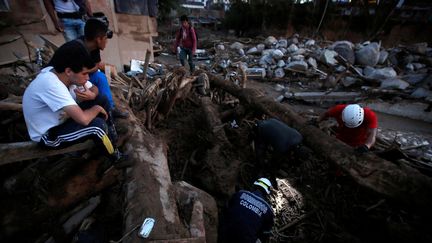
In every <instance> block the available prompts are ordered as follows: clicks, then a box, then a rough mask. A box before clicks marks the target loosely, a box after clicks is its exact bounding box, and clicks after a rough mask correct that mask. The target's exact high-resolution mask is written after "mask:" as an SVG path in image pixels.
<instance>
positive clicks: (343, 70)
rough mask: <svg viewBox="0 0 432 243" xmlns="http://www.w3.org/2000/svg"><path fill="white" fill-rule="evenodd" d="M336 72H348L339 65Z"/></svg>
mask: <svg viewBox="0 0 432 243" xmlns="http://www.w3.org/2000/svg"><path fill="white" fill-rule="evenodd" d="M335 71H336V72H338V73H342V72H345V71H346V67H344V66H341V65H339V66H337V67H336V68H335Z"/></svg>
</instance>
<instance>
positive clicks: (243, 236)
mask: <svg viewBox="0 0 432 243" xmlns="http://www.w3.org/2000/svg"><path fill="white" fill-rule="evenodd" d="M271 188H272V184H271V183H270V181H269V180H268V179H267V178H260V179H258V180H256V181H255V182H254V189H255V190H254V191H246V190H240V191H238V192H236V193H235V194H234V195H233V196H232V197H231V198H230V200H229V202H228V207H227V209H226V212H225V213H224V214H223V218H222V220H221V223H220V234H219V236H220V237H219V242H233V243H234V242H235V243H256V241H257V240H258V239H260V241H261V242H266V241H267V240H268V238H269V236H270V231H271V228H272V227H273V224H274V214H273V210H272V207H271V206H270V204H269V203H268V202H267V197H268V196H269V195H270V193H271Z"/></svg>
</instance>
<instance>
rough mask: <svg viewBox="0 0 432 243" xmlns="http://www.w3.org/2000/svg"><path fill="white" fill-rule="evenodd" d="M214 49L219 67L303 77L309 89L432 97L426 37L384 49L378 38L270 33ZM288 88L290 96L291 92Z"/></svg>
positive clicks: (251, 75) (430, 56)
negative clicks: (362, 39)
mask: <svg viewBox="0 0 432 243" xmlns="http://www.w3.org/2000/svg"><path fill="white" fill-rule="evenodd" d="M227 52H229V55H227ZM215 53H216V54H215V63H216V65H217V66H216V68H214V69H213V71H215V72H220V71H222V70H225V69H227V68H234V69H237V68H241V69H244V70H245V72H246V75H247V76H248V78H266V79H270V80H273V81H283V80H294V81H303V82H301V86H309V87H308V89H309V90H310V88H311V87H312V88H315V89H318V90H319V89H325V90H329V89H331V90H333V91H336V90H346V89H349V88H353V87H359V86H361V87H362V89H363V90H365V91H369V90H371V89H374V88H378V89H379V91H382V92H386V91H387V92H388V91H391V92H392V93H393V94H399V95H402V96H404V97H407V98H411V99H417V100H419V101H423V102H426V103H431V102H432V91H431V89H432V76H431V74H430V70H431V67H432V48H430V47H428V46H427V43H418V44H415V45H410V46H403V45H400V46H398V47H393V48H388V49H386V48H384V47H382V46H381V44H380V43H378V42H369V41H367V42H364V43H357V44H354V43H352V42H349V41H336V42H328V41H326V42H324V41H321V42H320V41H315V40H313V39H309V38H300V36H298V35H294V36H293V37H291V38H288V39H286V38H279V39H276V38H275V37H273V36H269V37H267V38H266V39H265V40H264V41H263V43H254V44H248V45H245V44H242V43H240V42H234V43H231V44H228V45H226V46H225V45H224V44H217V45H216V48H215ZM284 91H285V94H284V95H285V97H286V98H293V96H292V95H290V93H289V92H288V93H287V92H286V91H287V90H284Z"/></svg>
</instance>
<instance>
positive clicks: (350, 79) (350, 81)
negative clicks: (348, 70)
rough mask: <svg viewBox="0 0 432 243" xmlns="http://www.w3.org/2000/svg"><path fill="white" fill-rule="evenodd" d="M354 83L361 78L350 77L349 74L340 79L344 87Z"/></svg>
mask: <svg viewBox="0 0 432 243" xmlns="http://www.w3.org/2000/svg"><path fill="white" fill-rule="evenodd" d="M356 83H361V80H360V79H358V78H353V77H350V76H347V77H344V78H343V79H342V84H343V86H345V87H349V86H351V85H354V84H356Z"/></svg>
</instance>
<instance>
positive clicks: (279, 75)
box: [274, 68, 285, 78]
mask: <svg viewBox="0 0 432 243" xmlns="http://www.w3.org/2000/svg"><path fill="white" fill-rule="evenodd" d="M274 75H275V77H276V78H283V77H284V76H285V71H284V70H283V68H277V69H276V70H275V71H274Z"/></svg>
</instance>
